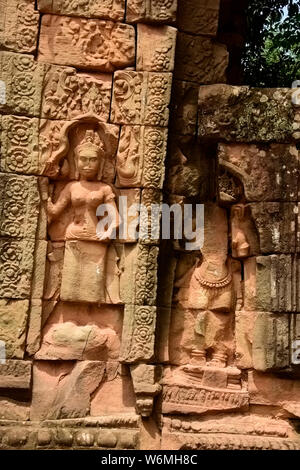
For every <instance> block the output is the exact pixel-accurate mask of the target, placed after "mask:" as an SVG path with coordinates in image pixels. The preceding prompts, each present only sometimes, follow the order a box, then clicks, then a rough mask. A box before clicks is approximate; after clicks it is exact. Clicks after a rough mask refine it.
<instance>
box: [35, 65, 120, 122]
mask: <svg viewBox="0 0 300 470" xmlns="http://www.w3.org/2000/svg"><path fill="white" fill-rule="evenodd" d="M111 88H112V75H111V74H96V75H91V74H87V73H86V74H84V73H77V72H76V70H75V69H73V68H71V67H60V66H55V65H49V66H47V69H46V73H45V80H44V87H43V97H42V109H41V116H42V117H43V118H48V119H59V120H69V119H70V120H72V119H74V118H76V117H77V116H79V115H81V114H87V113H94V114H96V115H97V118H98V119H99V120H100V121H103V122H107V121H108V118H109V111H110V99H111Z"/></svg>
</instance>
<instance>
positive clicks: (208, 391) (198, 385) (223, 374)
mask: <svg viewBox="0 0 300 470" xmlns="http://www.w3.org/2000/svg"><path fill="white" fill-rule="evenodd" d="M185 369H186V371H187V368H185V367H183V368H181V369H180V370H178V371H177V370H176V369H173V370H172V369H166V371H165V377H164V379H163V396H162V400H163V405H162V411H163V413H164V414H173V413H174V414H177V413H180V414H192V413H193V414H202V413H205V412H207V411H213V410H214V411H225V410H226V411H228V412H229V411H233V410H238V409H241V410H246V409H247V408H248V406H249V395H248V393H247V390H246V389H245V388H242V387H241V386H240V385H239V386H236V387H230V385H229V384H230V383H231V379H232V378H234V379H235V380H236V379H237V378H238V377H240V371H239V370H238V369H235V368H230V367H228V368H226V369H225V368H224V369H213V368H205V367H203V368H201V367H200V366H198V367H197V366H195V367H194V370H193V371H192V370H191V371H190V372H191V375H190V377H191V378H192V379H194V380H193V382H192V383H189V381H187V376H186V374H185ZM201 371H202V374H201ZM212 384H214V385H212Z"/></svg>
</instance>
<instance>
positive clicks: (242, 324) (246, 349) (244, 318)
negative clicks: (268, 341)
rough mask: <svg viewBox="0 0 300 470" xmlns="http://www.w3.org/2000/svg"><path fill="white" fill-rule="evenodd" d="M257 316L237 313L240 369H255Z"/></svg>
mask: <svg viewBox="0 0 300 470" xmlns="http://www.w3.org/2000/svg"><path fill="white" fill-rule="evenodd" d="M257 315H258V313H257V312H249V311H239V312H235V339H236V360H237V363H236V365H237V367H239V368H240V369H251V368H253V360H252V345H253V330H254V325H255V324H256V318H257ZM266 315H267V314H266Z"/></svg>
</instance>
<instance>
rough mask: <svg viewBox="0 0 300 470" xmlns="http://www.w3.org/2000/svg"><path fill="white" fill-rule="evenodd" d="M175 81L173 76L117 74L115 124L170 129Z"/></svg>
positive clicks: (112, 115) (114, 102) (141, 73)
mask: <svg viewBox="0 0 300 470" xmlns="http://www.w3.org/2000/svg"><path fill="white" fill-rule="evenodd" d="M171 78H172V75H171V74H170V73H153V72H131V71H124V72H123V71H118V72H116V73H115V74H114V88H113V101H112V112H111V122H114V123H116V124H131V125H133V124H143V125H148V126H160V127H165V126H167V125H168V119H169V109H168V106H169V102H170V96H171Z"/></svg>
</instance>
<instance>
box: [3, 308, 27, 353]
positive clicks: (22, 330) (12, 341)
mask: <svg viewBox="0 0 300 470" xmlns="http://www.w3.org/2000/svg"><path fill="white" fill-rule="evenodd" d="M28 313H29V304H28V301H27V300H19V301H15V300H0V340H1V341H3V342H4V348H5V349H4V351H5V357H8V358H14V359H22V358H23V356H24V350H25V339H26V332H27V319H28Z"/></svg>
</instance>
